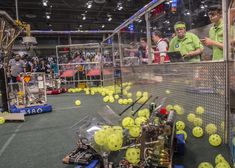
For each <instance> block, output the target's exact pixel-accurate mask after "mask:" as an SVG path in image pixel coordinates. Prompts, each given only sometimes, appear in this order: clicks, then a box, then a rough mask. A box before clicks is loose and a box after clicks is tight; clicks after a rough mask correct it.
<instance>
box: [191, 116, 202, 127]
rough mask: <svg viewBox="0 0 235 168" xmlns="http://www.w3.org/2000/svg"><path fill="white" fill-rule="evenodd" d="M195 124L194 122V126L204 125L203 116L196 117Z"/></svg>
mask: <svg viewBox="0 0 235 168" xmlns="http://www.w3.org/2000/svg"><path fill="white" fill-rule="evenodd" d="M193 124H194V126H202V119H201V118H194V120H193Z"/></svg>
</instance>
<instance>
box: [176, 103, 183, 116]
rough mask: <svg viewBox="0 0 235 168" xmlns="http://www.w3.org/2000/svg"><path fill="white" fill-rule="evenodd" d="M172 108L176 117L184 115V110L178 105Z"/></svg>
mask: <svg viewBox="0 0 235 168" xmlns="http://www.w3.org/2000/svg"><path fill="white" fill-rule="evenodd" d="M173 108H174V110H175V111H176V113H177V114H178V115H183V114H184V108H183V107H181V106H180V105H178V104H176V105H174V107H173Z"/></svg>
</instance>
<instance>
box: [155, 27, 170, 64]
mask: <svg viewBox="0 0 235 168" xmlns="http://www.w3.org/2000/svg"><path fill="white" fill-rule="evenodd" d="M152 40H153V42H154V43H155V44H156V50H155V52H154V59H153V63H158V64H163V63H166V62H170V59H169V57H168V55H167V51H168V47H169V43H168V40H167V39H164V38H162V33H161V32H160V31H158V30H156V31H154V32H153V33H152Z"/></svg>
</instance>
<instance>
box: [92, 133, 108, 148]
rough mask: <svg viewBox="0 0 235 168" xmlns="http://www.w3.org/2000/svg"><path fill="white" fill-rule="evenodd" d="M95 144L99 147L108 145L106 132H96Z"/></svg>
mask: <svg viewBox="0 0 235 168" xmlns="http://www.w3.org/2000/svg"><path fill="white" fill-rule="evenodd" d="M94 139H95V143H96V144H97V145H105V144H106V134H105V131H104V130H99V131H96V132H95V135H94Z"/></svg>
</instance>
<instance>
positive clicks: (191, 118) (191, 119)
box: [187, 113, 196, 122]
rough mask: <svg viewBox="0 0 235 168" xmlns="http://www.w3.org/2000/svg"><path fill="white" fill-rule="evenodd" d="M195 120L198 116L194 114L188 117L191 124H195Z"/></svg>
mask: <svg viewBox="0 0 235 168" xmlns="http://www.w3.org/2000/svg"><path fill="white" fill-rule="evenodd" d="M195 118H196V115H195V114H193V113H189V114H188V115H187V119H188V121H189V122H193V121H194V119H195Z"/></svg>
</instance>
